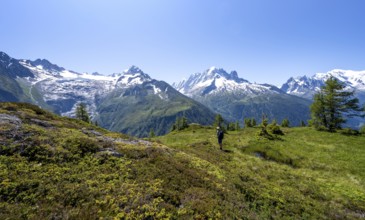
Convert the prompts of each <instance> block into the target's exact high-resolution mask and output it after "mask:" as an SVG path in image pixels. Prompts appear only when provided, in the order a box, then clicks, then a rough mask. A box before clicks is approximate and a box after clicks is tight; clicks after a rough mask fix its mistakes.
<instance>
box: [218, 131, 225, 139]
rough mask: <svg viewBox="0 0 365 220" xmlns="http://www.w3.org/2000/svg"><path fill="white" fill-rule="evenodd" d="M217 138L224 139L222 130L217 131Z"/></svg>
mask: <svg viewBox="0 0 365 220" xmlns="http://www.w3.org/2000/svg"><path fill="white" fill-rule="evenodd" d="M218 138H219V139H223V138H224V132H223V131H222V130H220V131H218Z"/></svg>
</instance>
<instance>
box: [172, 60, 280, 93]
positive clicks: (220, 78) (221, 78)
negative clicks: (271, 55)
mask: <svg viewBox="0 0 365 220" xmlns="http://www.w3.org/2000/svg"><path fill="white" fill-rule="evenodd" d="M173 86H174V87H175V88H176V89H177V90H178V91H179V92H181V93H183V94H185V95H188V96H205V95H209V94H219V93H227V92H228V93H235V94H258V93H265V92H269V90H270V92H275V93H276V92H278V91H279V89H272V86H267V85H259V84H255V83H250V82H249V81H247V80H245V79H242V78H239V77H238V73H237V72H236V71H231V73H228V72H226V71H225V70H224V69H222V68H216V67H211V68H209V69H207V70H206V71H204V72H203V73H195V74H192V75H191V76H190V77H189V78H188V79H187V80H183V81H181V82H180V83H174V84H173Z"/></svg>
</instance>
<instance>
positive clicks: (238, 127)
mask: <svg viewBox="0 0 365 220" xmlns="http://www.w3.org/2000/svg"><path fill="white" fill-rule="evenodd" d="M234 129H235V130H236V131H239V130H240V129H241V128H240V123H239V122H238V121H236V124H235V128H234Z"/></svg>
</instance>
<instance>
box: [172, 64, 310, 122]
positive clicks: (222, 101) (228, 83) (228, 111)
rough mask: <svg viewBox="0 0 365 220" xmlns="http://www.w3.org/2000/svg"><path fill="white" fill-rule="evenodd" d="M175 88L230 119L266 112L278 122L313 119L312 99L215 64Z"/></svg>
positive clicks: (257, 117)
mask: <svg viewBox="0 0 365 220" xmlns="http://www.w3.org/2000/svg"><path fill="white" fill-rule="evenodd" d="M174 87H175V88H176V89H177V90H178V91H180V92H182V93H183V94H185V95H187V96H189V97H191V98H193V99H195V100H197V101H199V102H201V103H202V104H204V105H206V106H208V107H209V108H210V109H212V110H213V111H216V112H218V113H220V114H222V116H223V117H224V118H225V119H227V120H229V121H237V120H238V121H240V122H242V121H243V119H244V118H247V117H254V118H256V120H260V119H261V117H262V115H263V114H265V115H266V116H268V117H269V118H270V119H276V120H278V121H281V120H283V119H284V118H288V119H289V120H290V121H291V123H292V125H298V124H299V123H300V121H301V120H304V121H306V120H307V119H308V118H309V105H310V101H307V100H305V99H302V98H298V97H296V96H291V95H287V94H285V93H284V92H283V91H282V90H280V89H279V88H277V87H275V86H273V85H269V84H256V83H250V82H249V81H247V80H245V79H242V78H239V77H238V75H237V72H236V71H232V72H231V73H227V72H226V71H225V70H223V69H218V68H215V67H212V68H210V69H208V70H206V71H205V72H203V73H196V74H193V75H191V76H190V77H189V79H188V80H184V81H182V82H180V83H175V84H174Z"/></svg>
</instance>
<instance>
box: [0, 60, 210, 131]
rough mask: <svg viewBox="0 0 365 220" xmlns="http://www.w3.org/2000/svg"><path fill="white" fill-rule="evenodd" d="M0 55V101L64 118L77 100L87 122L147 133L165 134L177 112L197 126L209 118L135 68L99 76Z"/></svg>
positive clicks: (192, 103)
mask: <svg viewBox="0 0 365 220" xmlns="http://www.w3.org/2000/svg"><path fill="white" fill-rule="evenodd" d="M0 58H1V60H0V61H1V62H0V63H1V66H0V71H1V72H0V74H1V75H0V77H2V81H1V83H3V84H4V85H3V86H2V87H0V88H1V90H0V101H24V102H29V103H34V104H37V105H39V106H41V107H42V108H45V109H48V110H52V111H53V112H55V113H57V114H60V115H64V116H70V117H73V116H74V114H75V109H76V106H77V104H78V103H80V102H83V103H85V104H86V105H87V108H88V112H89V113H90V114H91V116H92V120H94V121H97V122H98V123H99V124H100V125H102V126H104V127H106V128H108V129H111V130H114V131H123V132H126V133H128V134H131V135H136V136H147V135H148V133H149V131H150V129H151V128H153V129H154V130H155V133H156V134H157V135H161V134H165V133H166V132H168V131H169V130H170V128H171V127H172V124H173V123H174V121H175V120H176V117H181V116H182V115H185V116H186V117H187V118H188V120H189V122H196V123H200V124H209V123H212V121H213V119H214V114H213V113H212V112H211V111H210V110H209V109H208V108H207V107H205V106H203V105H201V104H200V103H197V102H195V101H193V100H192V99H190V98H188V97H186V96H183V95H181V94H179V93H178V92H177V91H176V90H175V89H174V88H172V87H171V86H169V85H168V84H166V83H164V82H162V81H157V80H154V79H152V78H151V77H150V76H149V75H148V74H146V73H144V72H143V71H142V70H140V69H139V68H138V67H136V66H132V67H130V68H129V69H127V70H125V71H124V72H123V73H116V74H112V75H109V76H103V75H100V74H97V73H94V74H88V73H77V72H74V71H70V70H66V69H65V68H63V67H59V66H57V65H56V64H53V63H51V62H50V61H48V60H45V59H37V60H35V61H30V60H16V59H13V58H10V57H9V56H8V55H6V54H5V53H2V54H0ZM111 100H112V102H111Z"/></svg>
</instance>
